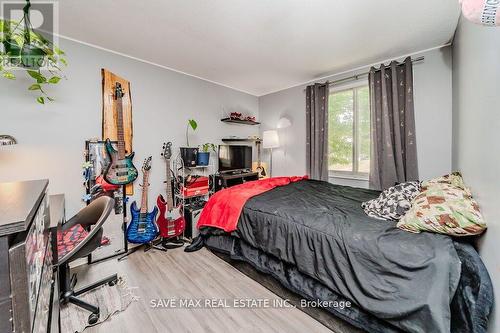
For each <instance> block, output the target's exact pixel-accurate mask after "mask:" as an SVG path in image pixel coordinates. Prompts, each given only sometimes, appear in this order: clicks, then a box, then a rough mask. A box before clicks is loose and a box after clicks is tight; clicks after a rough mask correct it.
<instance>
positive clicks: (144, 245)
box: [118, 243, 154, 261]
mask: <svg viewBox="0 0 500 333" xmlns="http://www.w3.org/2000/svg"><path fill="white" fill-rule="evenodd" d="M152 248H154V243H146V244H141V245H139V246H136V247H134V248H131V249H130V250H128V251H127V253H125V254H123V255H122V256H120V257H118V261H122V260H123V259H126V258H127V257H128V256H129V255H131V254H133V253H135V252H137V251H139V250H140V249H144V252H148V251H149V250H151V249H152Z"/></svg>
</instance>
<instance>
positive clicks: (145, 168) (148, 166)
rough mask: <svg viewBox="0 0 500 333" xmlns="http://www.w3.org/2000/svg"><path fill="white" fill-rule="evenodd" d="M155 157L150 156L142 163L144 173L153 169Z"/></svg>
mask: <svg viewBox="0 0 500 333" xmlns="http://www.w3.org/2000/svg"><path fill="white" fill-rule="evenodd" d="M152 159H153V156H149V157H148V158H146V159H145V160H144V163H143V164H142V171H143V172H144V173H146V172H148V171H149V170H151V160H152Z"/></svg>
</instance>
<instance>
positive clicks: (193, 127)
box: [188, 119, 198, 131]
mask: <svg viewBox="0 0 500 333" xmlns="http://www.w3.org/2000/svg"><path fill="white" fill-rule="evenodd" d="M188 124H189V126H191V128H192V129H193V131H196V129H197V128H198V123H197V122H196V120H194V119H189V120H188Z"/></svg>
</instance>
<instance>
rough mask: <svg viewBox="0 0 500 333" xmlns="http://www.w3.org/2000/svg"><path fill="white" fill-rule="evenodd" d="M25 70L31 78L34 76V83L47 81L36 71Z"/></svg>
mask: <svg viewBox="0 0 500 333" xmlns="http://www.w3.org/2000/svg"><path fill="white" fill-rule="evenodd" d="M26 72H27V73H28V75H29V76H31V77H32V78H34V79H35V80H36V83H46V82H47V78H46V77H45V76H43V75H42V74H41V73H39V72H37V71H30V70H28V71H26Z"/></svg>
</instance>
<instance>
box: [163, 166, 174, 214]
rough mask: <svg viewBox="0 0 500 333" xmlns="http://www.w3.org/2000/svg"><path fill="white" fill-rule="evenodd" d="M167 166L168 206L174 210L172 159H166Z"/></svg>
mask: <svg viewBox="0 0 500 333" xmlns="http://www.w3.org/2000/svg"><path fill="white" fill-rule="evenodd" d="M165 166H166V173H167V174H166V177H165V179H166V182H167V186H166V187H167V206H168V209H169V210H170V209H172V208H174V200H173V198H172V176H171V174H170V159H169V158H166V159H165Z"/></svg>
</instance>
